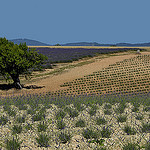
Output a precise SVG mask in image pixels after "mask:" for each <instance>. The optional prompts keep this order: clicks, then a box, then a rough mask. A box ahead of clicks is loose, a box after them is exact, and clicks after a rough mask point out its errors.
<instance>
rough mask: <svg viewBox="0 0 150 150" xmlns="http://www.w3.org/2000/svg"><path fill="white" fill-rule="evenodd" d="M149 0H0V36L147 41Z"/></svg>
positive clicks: (67, 40) (53, 40) (48, 40)
mask: <svg viewBox="0 0 150 150" xmlns="http://www.w3.org/2000/svg"><path fill="white" fill-rule="evenodd" d="M149 6H150V0H0V37H6V38H7V39H8V40H11V39H18V38H23V39H24V38H27V39H32V40H37V41H40V42H44V43H47V44H56V43H59V44H65V43H73V42H97V43H101V44H108V43H109V44H115V43H147V42H150V19H149V18H150V8H149Z"/></svg>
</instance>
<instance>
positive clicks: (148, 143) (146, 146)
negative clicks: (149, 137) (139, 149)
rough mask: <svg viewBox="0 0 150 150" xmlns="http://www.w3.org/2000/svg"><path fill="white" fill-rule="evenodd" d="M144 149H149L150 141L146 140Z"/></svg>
mask: <svg viewBox="0 0 150 150" xmlns="http://www.w3.org/2000/svg"><path fill="white" fill-rule="evenodd" d="M145 150H150V141H148V142H147V143H146V145H145Z"/></svg>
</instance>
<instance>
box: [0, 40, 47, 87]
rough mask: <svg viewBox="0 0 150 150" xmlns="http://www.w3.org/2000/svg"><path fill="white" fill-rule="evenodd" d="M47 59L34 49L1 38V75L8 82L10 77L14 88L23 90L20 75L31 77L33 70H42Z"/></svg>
mask: <svg viewBox="0 0 150 150" xmlns="http://www.w3.org/2000/svg"><path fill="white" fill-rule="evenodd" d="M46 59H47V57H46V56H44V55H42V54H38V53H37V52H36V51H35V50H34V49H29V50H28V47H27V46H26V43H25V44H19V45H17V44H14V43H13V42H10V41H8V40H7V39H6V38H0V74H1V75H3V76H4V78H5V79H6V80H8V79H9V78H10V77H11V79H12V80H13V81H14V86H15V88H17V89H21V88H22V86H21V84H20V79H19V75H21V74H24V75H27V74H28V75H29V74H31V72H32V71H33V68H40V67H41V64H42V63H44V61H45V60H46Z"/></svg>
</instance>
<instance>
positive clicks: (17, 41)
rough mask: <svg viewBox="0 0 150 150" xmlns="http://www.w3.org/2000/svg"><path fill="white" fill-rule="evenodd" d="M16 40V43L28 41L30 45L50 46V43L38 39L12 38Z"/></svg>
mask: <svg viewBox="0 0 150 150" xmlns="http://www.w3.org/2000/svg"><path fill="white" fill-rule="evenodd" d="M10 41H12V42H14V43H15V44H18V45H19V44H20V43H26V44H27V45H28V46H50V45H48V44H45V43H42V42H39V41H36V40H30V39H13V40H10Z"/></svg>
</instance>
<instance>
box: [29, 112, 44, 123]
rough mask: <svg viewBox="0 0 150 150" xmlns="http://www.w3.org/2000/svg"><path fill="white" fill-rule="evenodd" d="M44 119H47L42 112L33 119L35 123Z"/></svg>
mask: <svg viewBox="0 0 150 150" xmlns="http://www.w3.org/2000/svg"><path fill="white" fill-rule="evenodd" d="M43 119H45V114H43V113H40V112H39V113H37V114H35V115H33V117H32V120H33V121H41V120H43Z"/></svg>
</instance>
